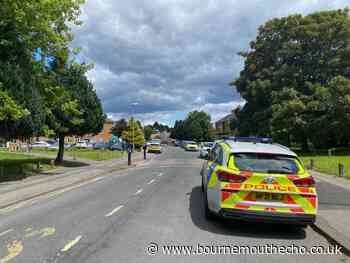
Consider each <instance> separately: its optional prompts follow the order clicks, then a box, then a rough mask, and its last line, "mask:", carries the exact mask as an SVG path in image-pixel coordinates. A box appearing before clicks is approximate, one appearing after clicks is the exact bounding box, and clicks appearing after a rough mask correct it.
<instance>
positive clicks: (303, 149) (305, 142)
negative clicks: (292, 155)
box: [301, 136, 309, 152]
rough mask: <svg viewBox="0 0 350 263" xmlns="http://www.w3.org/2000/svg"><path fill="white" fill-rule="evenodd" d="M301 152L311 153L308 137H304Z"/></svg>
mask: <svg viewBox="0 0 350 263" xmlns="http://www.w3.org/2000/svg"><path fill="white" fill-rule="evenodd" d="M301 150H302V151H303V152H308V151H309V144H308V143H307V137H306V136H303V137H302V141H301Z"/></svg>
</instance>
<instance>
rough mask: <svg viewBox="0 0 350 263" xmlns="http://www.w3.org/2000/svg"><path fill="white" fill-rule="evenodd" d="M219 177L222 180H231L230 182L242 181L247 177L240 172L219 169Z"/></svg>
mask: <svg viewBox="0 0 350 263" xmlns="http://www.w3.org/2000/svg"><path fill="white" fill-rule="evenodd" d="M216 174H217V176H218V178H219V180H220V181H222V182H230V183H242V182H244V181H245V180H246V179H247V178H246V177H244V176H241V175H238V174H233V173H230V172H227V171H222V170H219V171H217V172H216Z"/></svg>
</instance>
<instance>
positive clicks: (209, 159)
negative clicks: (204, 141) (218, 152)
mask: <svg viewBox="0 0 350 263" xmlns="http://www.w3.org/2000/svg"><path fill="white" fill-rule="evenodd" d="M212 156H213V151H212V150H211V149H208V156H207V158H206V159H207V160H208V161H212V159H213V158H212Z"/></svg>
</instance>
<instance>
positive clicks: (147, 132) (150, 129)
mask: <svg viewBox="0 0 350 263" xmlns="http://www.w3.org/2000/svg"><path fill="white" fill-rule="evenodd" d="M143 130H144V134H145V140H146V141H148V140H149V139H151V135H152V134H153V133H154V128H153V126H152V125H146V126H145V127H144V129H143Z"/></svg>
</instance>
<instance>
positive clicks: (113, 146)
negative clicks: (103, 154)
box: [109, 143, 124, 151]
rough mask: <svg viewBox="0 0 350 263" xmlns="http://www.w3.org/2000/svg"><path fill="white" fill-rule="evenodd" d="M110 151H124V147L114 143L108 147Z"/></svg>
mask: <svg viewBox="0 0 350 263" xmlns="http://www.w3.org/2000/svg"><path fill="white" fill-rule="evenodd" d="M109 149H110V150H112V151H123V150H124V147H123V144H121V143H116V144H113V145H111V146H110V147H109Z"/></svg>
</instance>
